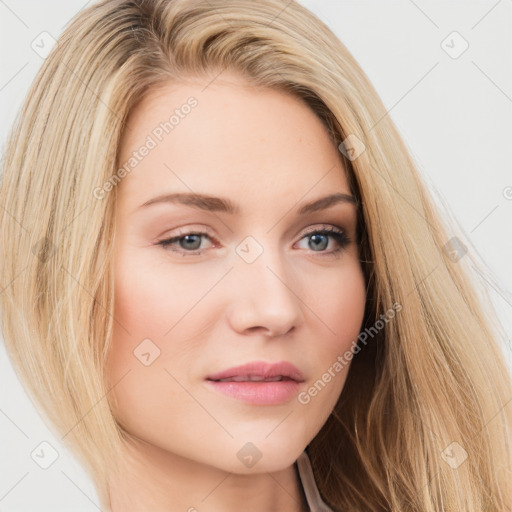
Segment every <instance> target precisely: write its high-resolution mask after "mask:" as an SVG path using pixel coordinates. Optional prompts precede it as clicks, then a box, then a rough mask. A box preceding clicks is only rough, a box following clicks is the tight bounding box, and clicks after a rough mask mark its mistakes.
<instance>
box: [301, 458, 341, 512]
mask: <svg viewBox="0 0 512 512" xmlns="http://www.w3.org/2000/svg"><path fill="white" fill-rule="evenodd" d="M297 468H298V470H299V476H300V480H301V482H302V488H303V489H304V494H305V495H306V500H307V502H308V505H309V510H310V512H334V510H333V509H332V508H330V507H328V506H327V504H326V503H325V502H324V501H323V500H322V497H321V496H320V493H319V492H318V487H317V485H316V482H315V477H314V475H313V468H312V467H311V461H310V460H309V456H308V454H307V453H306V450H304V451H303V452H302V453H301V454H300V456H299V458H298V459H297Z"/></svg>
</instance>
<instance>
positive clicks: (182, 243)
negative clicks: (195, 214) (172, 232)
mask: <svg viewBox="0 0 512 512" xmlns="http://www.w3.org/2000/svg"><path fill="white" fill-rule="evenodd" d="M202 237H208V238H210V235H209V234H208V233H204V232H202V231H194V232H191V233H184V234H181V235H179V236H175V237H173V238H167V239H166V240H161V241H160V242H158V245H161V246H162V247H164V248H169V249H170V250H171V251H173V252H177V253H179V254H181V255H182V256H190V255H198V254H201V252H202V250H199V248H200V246H201V238H202ZM175 244H178V246H179V248H175V247H174V246H175ZM192 251H197V252H192Z"/></svg>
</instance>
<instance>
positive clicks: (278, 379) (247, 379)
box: [206, 375, 298, 382]
mask: <svg viewBox="0 0 512 512" xmlns="http://www.w3.org/2000/svg"><path fill="white" fill-rule="evenodd" d="M206 380H211V381H212V382H281V381H283V380H293V381H294V382H298V381H296V380H295V379H291V378H290V377H285V376H283V375H279V376H277V377H263V376H262V375H246V376H244V375H238V376H235V377H228V378H227V379H206Z"/></svg>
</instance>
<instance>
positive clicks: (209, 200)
mask: <svg viewBox="0 0 512 512" xmlns="http://www.w3.org/2000/svg"><path fill="white" fill-rule="evenodd" d="M161 203H169V204H173V203H179V204H184V205H186V206H191V207H192V208H197V209H200V210H206V211H209V212H221V213H229V214H231V215H234V214H238V213H240V209H239V208H238V206H237V205H235V204H234V203H233V202H232V201H230V200H229V199H224V198H221V197H215V196H209V195H205V194H194V193H175V194H163V195H160V196H157V197H154V198H153V199H149V200H148V201H146V202H145V203H143V204H141V205H140V207H139V208H146V207H148V206H151V205H154V204H161ZM339 203H345V204H352V205H354V206H355V205H357V200H356V198H355V197H354V196H351V195H349V194H344V193H341V192H340V193H337V194H331V195H328V196H325V197H321V198H319V199H315V200H314V201H311V202H309V203H306V204H304V205H303V206H301V208H300V209H299V211H298V214H299V215H306V214H308V213H312V212H316V211H319V210H326V209H327V208H330V207H331V206H334V205H335V204H339Z"/></svg>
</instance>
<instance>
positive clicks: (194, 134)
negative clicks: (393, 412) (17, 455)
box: [108, 72, 366, 512]
mask: <svg viewBox="0 0 512 512" xmlns="http://www.w3.org/2000/svg"><path fill="white" fill-rule="evenodd" d="M208 81H209V80H208V79H206V78H205V79H199V78H197V79H193V80H192V79H191V80H190V81H187V82H180V83H169V84H166V86H165V87H161V88H159V89H155V90H153V91H152V92H151V93H150V94H149V95H148V96H147V97H146V98H145V99H144V100H143V101H142V102H141V103H140V104H139V105H137V106H136V108H135V109H134V110H133V112H132V115H131V116H130V118H129V120H128V129H127V130H126V132H125V136H124V138H123V140H122V145H121V155H120V162H121V165H122V164H123V163H124V162H127V161H129V159H130V158H131V156H132V155H133V152H134V151H138V149H139V148H140V147H141V146H142V145H144V144H145V141H147V137H148V135H150V134H152V133H153V134H154V129H155V127H158V126H159V124H160V123H161V122H162V121H164V120H167V119H169V117H170V115H171V114H172V112H173V111H174V109H175V108H178V107H180V106H181V105H183V104H185V103H186V101H187V98H189V97H191V96H193V97H194V98H196V99H197V106H195V107H194V108H193V109H191V110H190V111H189V113H188V114H187V115H184V116H183V117H182V118H180V120H179V123H178V124H177V125H176V126H174V128H173V129H172V131H170V133H168V134H165V135H164V136H163V137H162V140H161V141H157V142H158V144H156V147H154V148H151V150H150V151H149V152H148V153H147V154H146V156H144V158H142V159H141V160H140V162H138V163H137V164H136V166H134V167H133V169H132V171H131V172H130V173H129V174H128V175H127V176H126V177H124V178H123V180H122V182H121V183H120V184H119V185H117V189H116V191H115V192H113V191H112V192H110V193H117V195H118V203H117V211H116V239H115V249H116V250H115V257H114V263H115V295H116V296H115V318H116V322H115V328H114V339H113V349H112V352H111V354H110V361H109V367H108V371H109V379H110V381H111V385H115V387H114V388H113V390H112V392H111V393H110V395H112V396H111V397H110V399H111V400H112V403H113V404H114V405H113V407H114V412H115V415H116V418H117V419H118V421H119V423H120V424H121V425H122V427H123V428H124V430H125V431H126V432H127V446H126V457H125V459H124V460H123V463H122V465H121V467H122V468H123V469H122V473H121V474H120V475H119V476H117V477H115V476H113V477H112V481H111V484H110V494H111V500H112V510H113V511H114V512H132V511H133V512H134V511H142V510H151V511H153V512H160V511H161V512H163V511H166V512H177V511H182V512H183V511H189V512H194V511H195V510H196V511H197V512H217V511H222V512H230V511H235V510H236V511H240V510H244V511H245V512H271V511H280V512H283V511H288V512H300V511H303V510H308V508H307V504H306V501H305V497H304V494H303V491H302V486H301V483H300V480H299V476H298V473H297V469H296V466H295V464H294V463H295V461H296V460H297V458H298V457H299V455H300V454H301V452H302V451H303V450H304V449H305V447H306V446H307V445H308V444H309V442H310V441H311V440H312V439H313V438H314V437H315V436H316V434H317V433H318V432H319V430H320V429H321V428H322V426H323V425H324V424H325V421H326V420H327V418H328V417H329V415H330V413H331V412H332V409H333V408H334V406H335V404H336V402H337V400H338V398H339V396H340V393H341V391H342V389H343V385H344V383H345V380H346V376H347V372H348V369H349V364H347V365H345V366H344V367H343V369H342V370H341V371H339V372H338V373H336V375H335V376H334V377H332V379H331V380H330V382H328V384H326V385H325V387H324V388H323V389H321V391H319V392H318V393H317V394H316V395H315V396H313V397H310V398H311V400H310V401H309V402H308V403H307V404H304V403H300V401H299V400H298V398H297V394H295V395H294V396H293V397H292V398H290V399H287V400H284V401H282V402H280V403H273V404H270V405H260V404H253V403H247V402H245V401H243V400H240V399H238V398H235V397H232V396H227V395H225V394H222V393H220V392H218V391H217V390H216V389H213V388H212V387H211V386H210V385H209V384H211V383H209V382H208V381H207V380H206V378H207V376H208V375H210V374H212V373H214V372H219V371H222V370H224V369H227V368H230V367H233V366H237V365H241V364H245V363H248V362H251V361H265V362H269V363H274V362H280V361H289V362H291V363H292V364H294V365H295V366H296V367H298V368H299V369H300V370H301V371H302V373H303V375H304V382H301V383H300V391H301V392H307V390H308V389H310V388H311V387H312V386H313V385H314V383H315V382H316V381H318V379H319V378H321V377H322V375H323V374H324V373H325V372H327V371H328V369H329V368H330V367H332V366H333V364H334V363H335V361H336V360H337V357H338V356H339V355H341V354H343V353H344V352H345V351H346V350H348V349H349V348H350V347H351V344H352V342H353V341H354V340H356V339H357V336H358V334H359V332H360V328H361V325H362V320H363V313H364V307H365V299H366V297H365V284H364V277H363V273H362V269H361V265H360V261H359V253H358V247H357V244H356V242H355V236H356V220H357V219H356V208H355V206H354V205H353V204H352V203H351V202H348V201H342V202H337V203H335V204H331V206H329V207H328V208H325V209H320V210H317V211H312V212H309V213H306V214H304V215H299V213H298V212H299V209H300V208H301V207H302V206H303V205H305V204H306V203H309V202H312V201H314V200H316V199H319V198H322V197H324V196H328V195H331V194H335V193H340V194H346V195H350V194H351V192H350V189H349V186H348V182H347V179H346V176H345V170H344V169H343V165H342V161H341V158H340V155H339V153H338V150H337V148H336V147H335V146H334V145H333V144H332V142H331V141H330V139H329V136H328V134H327V132H326V130H325V128H324V126H323V124H322V123H321V121H320V120H319V119H318V118H317V117H316V115H315V114H314V113H313V112H312V111H311V110H310V109H309V107H308V106H307V105H305V104H304V103H302V102H301V101H299V100H298V99H296V98H294V97H292V96H290V95H288V94H286V93H284V92H279V91H275V90H270V89H255V88H252V87H250V86H248V85H247V84H246V83H245V82H244V81H243V80H242V79H241V78H239V77H238V76H237V75H232V74H229V73H227V72H224V73H223V74H222V75H221V76H220V77H219V78H217V79H216V80H215V81H214V82H213V83H211V84H210V85H209V86H208V87H207V88H206V89H204V87H205V85H206V84H207V83H208ZM203 89H204V90H203ZM187 110H188V109H187ZM153 138H154V139H155V140H156V138H155V136H154V135H153ZM177 192H182V193H191V192H193V193H195V194H207V195H209V196H215V197H221V198H224V199H229V200H230V201H231V202H232V203H234V205H235V206H237V207H238V209H239V212H238V213H236V214H230V213H228V212H223V211H207V210H203V209H200V208H197V207H193V206H191V205H185V204H180V203H177V202H173V203H171V202H159V203H155V204H152V205H149V206H146V207H141V205H142V204H143V203H145V202H147V201H149V200H150V199H153V198H155V197H157V196H161V195H162V194H167V193H177ZM322 229H331V230H335V231H334V233H328V234H323V235H322V234H316V235H313V234H312V233H314V232H315V231H319V230H322ZM197 232H203V233H205V234H204V235H196V236H194V233H197ZM190 233H192V235H191V236H190ZM336 233H341V234H340V235H339V236H338V237H337V236H336ZM187 234H189V236H188V237H186V238H185V236H186V235H187ZM343 235H344V236H346V237H348V241H347V242H346V243H344V242H343V240H344V239H343V238H340V236H341V237H342V236H343ZM176 237H181V239H179V240H175V241H174V242H173V243H172V244H171V245H170V246H167V247H164V246H162V245H161V244H159V242H160V241H162V240H166V239H170V238H176ZM246 237H252V238H250V239H249V241H247V240H246ZM242 242H244V243H242ZM237 248H238V251H237ZM241 248H242V249H244V250H243V251H241V250H240V249H241ZM337 250H338V251H337ZM335 251H337V252H335ZM247 255H250V256H257V257H256V258H255V259H254V260H253V261H251V262H250V263H249V262H248V261H247ZM143 340H146V341H144V342H143ZM148 340H149V341H148ZM141 343H145V345H142V348H139V347H141ZM134 351H135V353H138V354H139V357H136V356H135V355H134ZM141 354H145V355H144V356H142V357H141ZM141 359H142V360H144V361H145V363H149V362H150V361H151V362H150V364H144V362H142V361H141ZM248 443H251V444H248ZM129 447H130V449H128V448H129ZM244 447H245V448H244ZM253 447H256V448H257V451H258V452H259V454H260V455H261V458H259V460H258V461H257V463H255V464H254V465H252V466H251V467H249V466H248V465H247V464H245V463H243V461H242V457H241V456H240V453H245V452H240V450H242V449H246V450H255V449H254V448H253ZM251 453H252V452H251ZM256 453H257V452H256V451H254V453H253V454H256Z"/></svg>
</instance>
